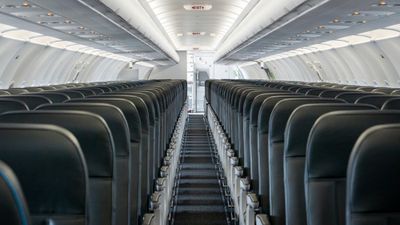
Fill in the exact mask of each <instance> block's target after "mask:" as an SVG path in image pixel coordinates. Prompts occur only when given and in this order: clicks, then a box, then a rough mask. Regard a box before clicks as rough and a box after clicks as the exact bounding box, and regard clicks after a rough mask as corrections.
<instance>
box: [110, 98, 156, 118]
mask: <svg viewBox="0 0 400 225" xmlns="http://www.w3.org/2000/svg"><path fill="white" fill-rule="evenodd" d="M106 95H129V96H134V97H137V98H139V99H141V100H142V101H143V102H144V103H145V105H146V108H147V110H148V112H149V113H148V115H149V123H150V126H154V124H155V120H156V114H155V108H154V105H153V101H152V99H151V98H150V97H149V96H148V95H147V94H144V93H140V92H136V93H135V92H123V93H108V94H106ZM103 96H104V95H103Z"/></svg>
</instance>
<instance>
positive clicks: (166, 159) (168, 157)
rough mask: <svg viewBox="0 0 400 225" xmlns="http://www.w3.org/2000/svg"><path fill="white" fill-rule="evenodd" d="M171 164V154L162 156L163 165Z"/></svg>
mask: <svg viewBox="0 0 400 225" xmlns="http://www.w3.org/2000/svg"><path fill="white" fill-rule="evenodd" d="M170 164H171V156H165V157H164V165H166V166H169V165H170Z"/></svg>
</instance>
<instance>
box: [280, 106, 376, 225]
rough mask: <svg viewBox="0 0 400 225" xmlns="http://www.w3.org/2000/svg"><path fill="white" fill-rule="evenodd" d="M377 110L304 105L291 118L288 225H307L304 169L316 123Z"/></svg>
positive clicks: (287, 139) (287, 150)
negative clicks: (331, 116) (337, 113)
mask: <svg viewBox="0 0 400 225" xmlns="http://www.w3.org/2000/svg"><path fill="white" fill-rule="evenodd" d="M368 109H376V108H375V107H373V106H371V105H365V104H349V103H344V104H343V103H342V104H339V103H333V104H332V103H321V104H305V105H301V106H299V107H297V108H296V109H295V110H294V111H293V112H292V113H291V115H290V117H289V119H288V121H287V124H286V128H285V141H284V161H283V164H284V168H283V170H284V185H285V209H286V224H297V225H307V220H306V203H305V195H304V168H305V155H306V147H307V139H308V135H309V133H310V130H311V128H312V126H313V124H314V122H315V121H316V120H317V119H318V118H319V117H320V116H322V115H323V114H325V113H328V112H333V111H339V110H341V111H343V110H368Z"/></svg>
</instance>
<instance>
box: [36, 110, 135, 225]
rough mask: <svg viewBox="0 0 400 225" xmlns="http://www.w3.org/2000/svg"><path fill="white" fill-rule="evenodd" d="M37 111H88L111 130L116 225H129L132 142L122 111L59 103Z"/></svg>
mask: <svg viewBox="0 0 400 225" xmlns="http://www.w3.org/2000/svg"><path fill="white" fill-rule="evenodd" d="M37 110H64V111H65V110H75V111H86V112H91V113H94V114H97V115H99V116H101V117H102V118H103V119H104V120H105V121H106V123H107V125H108V127H109V128H110V131H111V134H112V137H113V140H114V146H115V156H116V159H115V164H116V165H115V169H116V172H115V180H116V183H115V184H116V192H117V193H116V205H115V206H116V208H115V212H116V224H120V225H123V224H128V212H129V211H130V208H129V206H130V205H129V204H128V200H129V198H128V197H129V189H130V188H129V179H136V178H134V177H132V175H131V171H130V162H131V161H132V159H131V158H130V157H131V154H130V149H131V146H130V141H129V129H128V124H127V121H126V119H125V116H124V114H123V113H122V111H121V110H120V109H119V108H117V107H116V106H113V105H110V104H104V103H74V104H73V103H68V104H67V103H59V104H46V105H41V106H39V107H38V108H37Z"/></svg>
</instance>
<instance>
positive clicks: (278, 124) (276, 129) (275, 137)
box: [268, 98, 345, 225]
mask: <svg viewBox="0 0 400 225" xmlns="http://www.w3.org/2000/svg"><path fill="white" fill-rule="evenodd" d="M311 103H345V102H344V101H343V100H339V99H329V98H312V99H308V98H291V99H283V100H281V101H279V102H278V103H277V104H276V105H275V107H274V108H273V110H272V112H271V116H270V119H269V135H268V144H269V147H268V159H269V163H268V165H269V172H270V175H269V186H270V210H271V212H272V213H271V215H270V216H271V219H272V221H274V224H280V225H284V224H285V223H286V222H285V221H286V220H285V218H286V215H285V192H284V181H283V180H284V179H283V153H284V140H285V139H284V134H285V128H286V124H287V121H288V119H289V117H290V114H291V113H292V112H293V111H294V110H295V109H296V108H297V107H299V106H301V105H304V104H311Z"/></svg>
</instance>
